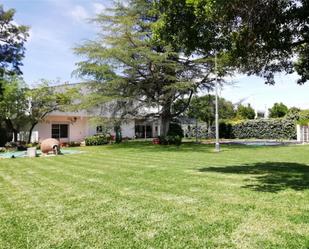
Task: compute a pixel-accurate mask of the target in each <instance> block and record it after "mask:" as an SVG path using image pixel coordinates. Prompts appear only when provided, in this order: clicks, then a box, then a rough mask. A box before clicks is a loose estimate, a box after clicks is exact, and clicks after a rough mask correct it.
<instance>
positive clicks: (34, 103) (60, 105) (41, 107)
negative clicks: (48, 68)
mask: <svg viewBox="0 0 309 249" xmlns="http://www.w3.org/2000/svg"><path fill="white" fill-rule="evenodd" d="M76 94H77V91H76V89H75V88H74V87H70V86H66V85H63V86H58V87H54V86H51V84H50V82H49V81H47V80H42V82H41V83H40V84H39V85H37V86H36V87H35V88H33V89H29V90H28V91H27V97H28V99H29V100H30V103H29V105H30V109H29V122H30V132H29V133H30V135H29V138H28V140H29V141H28V143H30V138H31V133H32V130H33V128H34V126H35V125H36V124H37V123H39V122H40V121H42V120H43V119H44V118H45V117H46V116H47V115H48V114H50V113H51V112H53V111H65V110H68V108H69V106H70V104H71V103H72V101H73V99H74V98H75V97H76Z"/></svg>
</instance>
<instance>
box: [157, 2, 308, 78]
mask: <svg viewBox="0 0 309 249" xmlns="http://www.w3.org/2000/svg"><path fill="white" fill-rule="evenodd" d="M158 9H159V10H160V11H161V15H160V22H159V23H160V25H158V26H156V30H157V33H158V36H159V37H161V38H162V39H164V40H166V41H173V42H174V43H175V46H176V47H181V48H182V49H183V51H185V52H186V53H187V54H192V53H198V54H202V55H204V56H205V57H207V56H209V54H211V53H212V52H213V51H221V54H224V55H225V56H224V57H225V58H227V63H225V67H233V68H238V69H240V71H241V72H246V73H248V74H249V75H252V74H255V75H258V76H261V77H264V78H265V81H266V83H269V84H274V83H275V80H274V74H275V73H276V72H282V71H285V72H287V73H291V72H293V71H296V72H297V73H298V74H299V75H300V79H299V80H298V83H300V84H302V83H305V82H306V81H307V80H308V79H309V71H308V68H309V65H308V63H309V45H308V25H309V19H308V9H309V3H308V1H306V0H265V1H251V0H245V1H244V0H231V1H213V0H189V1H188V0H162V1H159V4H158ZM294 58H298V60H296V61H295V59H294Z"/></svg>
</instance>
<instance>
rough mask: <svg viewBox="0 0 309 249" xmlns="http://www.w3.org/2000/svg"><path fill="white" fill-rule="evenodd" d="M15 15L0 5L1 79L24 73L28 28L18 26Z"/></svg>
mask: <svg viewBox="0 0 309 249" xmlns="http://www.w3.org/2000/svg"><path fill="white" fill-rule="evenodd" d="M14 14H15V10H14V9H9V10H7V11H5V10H4V8H3V6H2V5H1V4H0V77H3V76H4V75H5V74H9V75H12V74H21V73H22V72H21V69H20V66H22V59H23V58H24V55H25V46H24V45H25V42H26V40H27V37H28V27H26V26H24V25H18V24H16V23H15V22H14V21H13V19H14Z"/></svg>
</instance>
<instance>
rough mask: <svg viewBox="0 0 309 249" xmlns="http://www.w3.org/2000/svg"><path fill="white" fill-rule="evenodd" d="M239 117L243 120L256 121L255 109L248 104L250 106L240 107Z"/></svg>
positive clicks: (238, 109)
mask: <svg viewBox="0 0 309 249" xmlns="http://www.w3.org/2000/svg"><path fill="white" fill-rule="evenodd" d="M236 115H237V117H238V118H241V119H254V118H255V111H254V109H253V108H252V107H251V106H250V104H248V106H244V105H239V106H238V107H237V114H236Z"/></svg>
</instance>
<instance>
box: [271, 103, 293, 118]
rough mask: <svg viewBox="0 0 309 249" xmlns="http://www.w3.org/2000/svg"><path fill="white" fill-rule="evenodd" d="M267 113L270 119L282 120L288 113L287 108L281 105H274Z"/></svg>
mask: <svg viewBox="0 0 309 249" xmlns="http://www.w3.org/2000/svg"><path fill="white" fill-rule="evenodd" d="M268 111H269V117H270V118H282V117H284V116H285V115H286V114H287V113H288V111H289V108H288V107H287V106H286V105H284V104H283V103H275V104H274V105H273V107H272V108H269V109H268Z"/></svg>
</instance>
